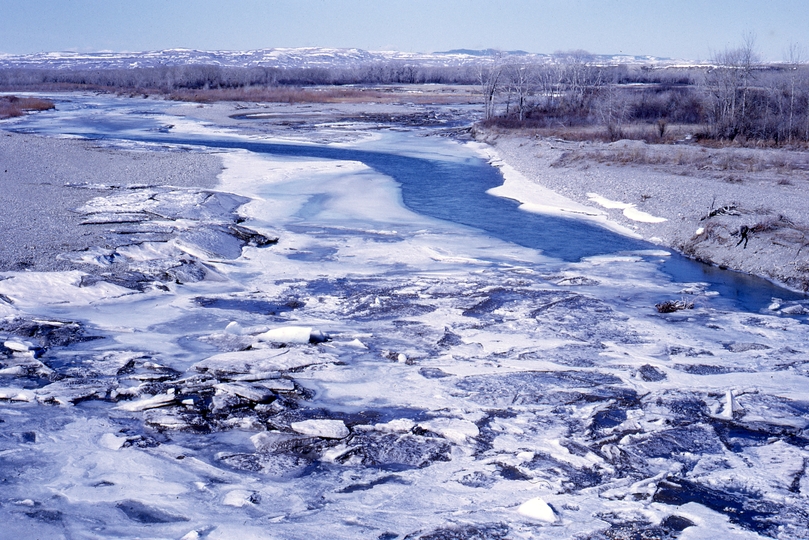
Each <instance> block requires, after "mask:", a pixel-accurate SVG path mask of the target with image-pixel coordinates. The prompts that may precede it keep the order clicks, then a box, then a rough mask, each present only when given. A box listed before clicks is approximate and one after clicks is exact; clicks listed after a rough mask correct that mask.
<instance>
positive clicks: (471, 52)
mask: <svg viewBox="0 0 809 540" xmlns="http://www.w3.org/2000/svg"><path fill="white" fill-rule="evenodd" d="M497 53H502V54H511V55H519V56H524V55H530V54H531V53H529V52H528V51H520V50H517V51H500V50H498V49H452V50H451V51H438V52H434V53H433V54H465V55H467V56H494V55H495V54H497ZM541 56H546V55H541Z"/></svg>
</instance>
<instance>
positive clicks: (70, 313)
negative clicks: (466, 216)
mask: <svg viewBox="0 0 809 540" xmlns="http://www.w3.org/2000/svg"><path fill="white" fill-rule="evenodd" d="M76 99H77V100H78V99H79V98H78V97H77V98H76ZM122 103H123V104H124V105H126V104H128V103H130V102H128V101H127V100H122V101H117V100H115V99H113V98H103V99H101V100H100V101H99V103H97V105H98V106H99V108H100V109H93V114H102V115H103V112H104V111H105V110H107V109H108V110H109V111H110V114H111V115H113V116H114V115H115V114H119V113H120V111H121V110H123V109H125V108H126V107H125V106H124V107H123V109H122ZM132 107H133V109H132V110H137V109H134V107H135V106H134V105H132ZM115 111H118V112H115ZM203 112H204V111H203ZM70 114H75V115H80V114H81V111H80V110H76V111H74V112H72V113H70ZM186 114H187V116H185V117H184V118H175V117H171V116H168V115H167V113H166V112H165V111H163V112H160V116H159V117H157V118H155V115H144V116H143V117H142V118H143V119H144V120H143V121H144V122H145V123H147V124H149V125H150V126H151V125H152V124H155V125H165V126H168V125H171V126H178V127H174V128H170V129H169V130H168V131H169V132H171V129H174V130H180V131H181V132H182V133H180V134H178V135H182V136H185V135H187V134H188V133H192V132H193V133H194V134H195V135H196V136H203V137H204V136H205V134H206V133H211V134H215V136H216V137H222V133H223V129H225V128H223V127H222V126H220V125H217V124H216V123H215V122H213V120H211V119H210V118H211V117H210V116H209V117H208V118H209V119H208V120H207V122H201V121H198V120H195V118H196V117H195V116H194V115H193V109H192V108H188V109H187V110H186ZM128 117H129V118H130V119H131V120H132V122H131V127H127V130H129V129H132V130H135V131H137V130H138V127H137V123H138V122H137V120H138V119H141V117H140V116H138V115H137V114H136V113H132V114H129V115H128ZM146 118H149V119H150V120H149V121H148V122H146V120H145V119H146ZM37 122H39V124H38V125H39V126H40V127H39V128H37V129H40V130H41V131H50V133H51V134H53V133H54V132H58V131H59V129H58V128H54V129H53V130H50V129H45V127H47V126H48V125H50V126H52V127H53V126H60V125H64V124H60V112H59V111H57V112H56V113H53V115H52V116H50V117H47V116H44V115H43V116H40V117H39V118H38V119H37ZM30 125H33V124H30ZM43 126H44V127H43ZM127 126H129V123H128V124H127ZM14 127H15V128H17V129H20V128H22V127H24V123H20V122H18V123H15V124H14ZM377 127H378V126H375V129H374V130H373V132H371V133H368V132H365V131H363V126H362V125H357V124H355V125H352V126H349V127H335V126H330V125H328V124H323V125H320V126H319V127H316V128H314V132H312V131H305V132H295V133H288V134H286V135H285V137H286V139H285V140H287V141H289V140H294V139H297V140H299V141H300V140H303V139H308V140H312V139H316V140H325V141H328V140H331V141H335V142H332V143H330V144H332V145H333V146H335V147H340V148H351V149H358V150H366V151H379V152H391V151H394V152H399V153H403V154H407V155H410V156H420V157H424V158H425V159H431V160H444V161H446V162H475V160H479V159H480V158H479V151H480V149H479V148H478V147H476V146H474V145H469V144H462V143H459V142H456V141H453V140H451V139H447V138H443V137H435V136H430V133H432V132H431V131H430V130H429V129H413V130H402V129H395V130H384V129H383V130H379V129H376V128H377ZM226 129H227V130H229V131H228V132H227V134H228V135H227V136H228V137H234V138H239V137H248V136H249V137H252V138H253V140H255V139H256V138H257V137H258V138H261V140H265V141H266V140H270V139H271V138H272V137H274V136H275V135H274V134H272V133H271V132H266V133H263V134H257V133H256V132H255V131H250V132H249V134H248V135H243V134H242V133H244V132H247V129H246V128H245V129H243V130H242V129H240V128H239V127H238V125H232V123H231V125H229V126H228V127H227V128H226ZM250 129H252V128H250ZM123 135H125V134H123ZM123 135H122V136H123ZM211 136H214V135H211ZM107 144H112V145H114V146H121V147H123V146H126V147H133V148H134V149H135V150H136V151H139V152H141V154H140V155H143V156H145V157H144V159H148V156H149V153H148V150H149V148H152V150H154V147H152V146H150V145H141V144H136V143H127V144H125V145H122V144H119V143H115V142H114V141H108V142H107ZM169 150H170V149H169ZM175 150H176V149H175ZM163 151H165V149H163ZM196 151H203V150H202V149H196ZM204 151H205V152H214V153H215V154H216V155H218V156H220V157H221V159H222V162H223V165H224V169H223V171H222V173H221V175H220V177H219V183H218V185H217V186H216V188H215V189H213V190H211V189H203V188H194V187H188V186H173V187H171V186H151V187H144V186H150V182H149V179H148V178H133V179H132V184H133V185H132V186H128V187H127V186H121V187H120V188H119V189H115V190H108V191H103V190H101V191H99V193H98V196H97V197H95V198H93V199H91V200H89V201H88V202H87V203H86V204H84V205H83V206H82V207H80V208H79V209H77V210H78V212H79V213H80V214H81V215H82V216H84V217H85V219H86V220H88V221H93V222H95V223H104V224H107V226H109V227H110V229H111V230H115V231H117V232H116V234H119V235H129V236H132V237H133V238H134V240H133V241H132V242H130V243H128V244H126V245H123V244H122V245H116V246H114V247H105V246H97V247H96V248H95V249H92V250H87V251H82V252H73V253H66V254H64V256H65V257H66V258H67V259H68V260H73V261H77V262H76V265H77V266H76V269H75V270H70V271H63V272H3V273H0V314H2V316H3V317H4V318H3V319H2V322H0V337H2V342H3V343H4V345H3V348H2V349H0V352H2V355H1V356H0V478H1V479H2V480H1V481H2V485H3V489H2V490H0V516H2V521H3V523H4V534H7V535H9V536H10V537H18V538H32V537H49V538H60V537H63V538H73V537H90V538H94V537H109V536H119V537H150V538H188V539H191V538H212V539H213V538H233V537H241V538H301V539H302V538H386V539H394V538H405V537H407V538H590V537H593V538H599V537H608V538H623V537H633V535H635V534H637V535H638V537H666V535H669V537H678V538H688V539H693V538H717V537H728V538H758V537H768V536H769V537H782V538H800V537H805V536H807V535H809V516H807V512H806V507H807V497H809V480H807V478H806V476H805V471H806V464H807V462H809V461H808V460H809V452H808V451H807V449H806V445H807V444H809V435H808V434H807V432H806V426H807V420H808V419H809V396H808V395H807V389H809V386H808V385H809V378H808V377H809V368H808V367H807V366H808V365H809V358H808V357H807V351H808V350H809V333H808V332H807V325H805V324H802V323H801V321H800V320H798V319H796V318H791V317H789V316H788V315H789V314H790V313H792V314H795V313H797V312H798V311H800V310H802V309H803V307H802V306H801V305H800V303H796V302H784V301H778V300H774V301H773V305H772V306H771V307H772V309H770V310H765V311H763V312H761V313H749V312H742V311H735V310H729V309H727V308H726V307H725V308H723V307H721V306H726V305H727V304H723V303H722V302H721V299H718V298H717V297H716V293H715V291H712V290H711V288H710V287H708V286H707V285H706V284H703V283H676V282H671V281H670V280H667V279H666V278H665V277H664V275H663V274H662V273H661V272H660V271H659V269H658V266H657V261H658V260H660V259H665V258H666V257H667V256H668V255H667V254H666V252H665V251H662V252H660V251H659V252H655V253H649V252H645V253H615V254H608V255H603V256H598V257H590V258H585V259H583V260H581V261H578V262H574V263H565V262H561V261H559V260H555V259H552V258H549V257H546V256H543V255H542V254H541V253H540V252H538V251H536V250H532V249H528V248H524V247H520V246H517V245H514V244H510V243H508V242H505V241H502V240H498V239H495V238H492V237H490V236H487V235H484V234H482V233H481V232H479V231H476V230H474V229H471V228H467V227H462V226H459V225H455V224H453V223H450V222H445V221H438V220H435V219H432V218H428V217H425V216H421V215H419V214H416V213H414V212H413V211H411V210H409V209H408V208H406V207H404V206H403V204H402V198H401V194H400V191H399V187H398V185H397V184H396V182H394V181H393V180H392V179H391V178H390V177H388V176H385V175H382V174H380V173H379V172H377V171H376V170H374V169H372V168H370V167H369V166H368V165H366V164H365V163H362V162H360V161H346V160H339V159H317V158H312V157H294V156H293V157H280V156H274V155H268V154H257V153H253V152H249V151H247V150H212V149H208V150H204ZM144 152H145V153H144ZM480 165H481V166H486V165H485V162H484V161H481V162H480ZM506 186H507V187H508V186H509V184H508V183H507V184H506ZM511 187H512V188H513V187H514V184H512V185H511ZM602 200H603V201H606V200H608V199H607V198H606V196H602ZM529 202H531V201H529ZM538 202H541V201H538ZM562 203H564V201H561V202H560V200H559V199H553V201H552V204H550V205H546V206H553V207H555V208H565V204H562ZM535 210H537V208H535ZM538 210H541V208H538ZM157 233H161V236H160V237H159V238H158V237H155V236H150V235H155V234H157ZM275 238H277V239H278V240H277V242H273V240H274V239H275ZM683 298H685V299H687V300H689V301H692V302H694V304H695V306H694V308H693V309H687V310H682V311H677V312H675V313H669V314H660V313H658V311H657V310H656V309H655V307H654V305H655V303H658V302H662V301H665V300H680V299H683Z"/></svg>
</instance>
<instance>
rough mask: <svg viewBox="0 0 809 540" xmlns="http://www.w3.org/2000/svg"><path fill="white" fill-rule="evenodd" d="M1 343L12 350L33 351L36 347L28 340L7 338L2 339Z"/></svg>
mask: <svg viewBox="0 0 809 540" xmlns="http://www.w3.org/2000/svg"><path fill="white" fill-rule="evenodd" d="M3 345H5V347H6V348H7V349H11V350H12V351H14V352H28V351H33V350H35V349H36V348H37V347H36V346H35V345H34V344H33V343H31V342H30V341H17V340H8V341H4V342H3Z"/></svg>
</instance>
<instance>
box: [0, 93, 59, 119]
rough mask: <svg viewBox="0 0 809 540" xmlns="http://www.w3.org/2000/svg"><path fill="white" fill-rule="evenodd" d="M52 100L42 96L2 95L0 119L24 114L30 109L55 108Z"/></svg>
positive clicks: (0, 98)
mask: <svg viewBox="0 0 809 540" xmlns="http://www.w3.org/2000/svg"><path fill="white" fill-rule="evenodd" d="M55 108H56V106H55V105H54V104H53V102H52V101H50V100H47V99H40V98H29V97H22V98H20V97H17V96H0V119H4V118H14V117H17V116H22V115H23V114H25V113H26V112H30V111H48V110H50V109H55Z"/></svg>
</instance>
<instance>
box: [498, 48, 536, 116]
mask: <svg viewBox="0 0 809 540" xmlns="http://www.w3.org/2000/svg"><path fill="white" fill-rule="evenodd" d="M535 67H536V65H535V64H534V63H531V62H514V63H509V64H506V65H505V66H504V72H505V87H506V91H507V92H508V95H509V102H510V98H511V95H512V94H513V95H514V98H515V101H516V103H515V105H516V107H517V118H518V119H519V121H520V122H522V121H523V120H525V111H526V109H527V100H528V96H529V94H530V93H531V87H532V85H533V82H534V74H535ZM506 114H508V105H507V107H506Z"/></svg>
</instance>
